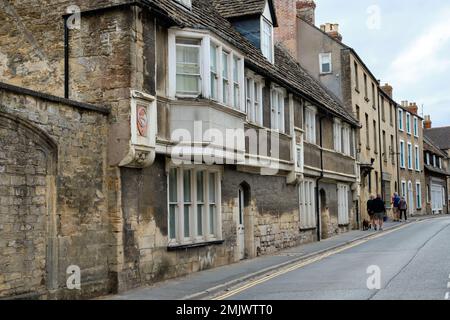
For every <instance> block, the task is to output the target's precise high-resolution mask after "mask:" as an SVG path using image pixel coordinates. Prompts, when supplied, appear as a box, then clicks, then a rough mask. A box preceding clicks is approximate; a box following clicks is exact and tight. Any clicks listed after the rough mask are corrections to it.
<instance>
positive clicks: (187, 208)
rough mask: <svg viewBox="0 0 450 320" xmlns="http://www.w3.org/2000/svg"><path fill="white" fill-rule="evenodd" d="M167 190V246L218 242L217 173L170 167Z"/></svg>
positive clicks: (218, 203) (218, 186)
mask: <svg viewBox="0 0 450 320" xmlns="http://www.w3.org/2000/svg"><path fill="white" fill-rule="evenodd" d="M168 189H169V190H168V193H169V194H168V201H169V202H168V204H169V208H168V209H169V212H168V213H169V214H168V226H169V228H168V229H169V230H168V238H169V246H170V245H172V246H173V245H183V244H194V243H201V242H207V241H215V240H220V239H221V224H220V221H221V220H220V219H221V217H220V211H221V210H220V174H219V171H215V170H211V169H206V168H203V167H172V168H170V169H169V177H168Z"/></svg>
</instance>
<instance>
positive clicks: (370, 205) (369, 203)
mask: <svg viewBox="0 0 450 320" xmlns="http://www.w3.org/2000/svg"><path fill="white" fill-rule="evenodd" d="M374 199H375V197H374V196H372V195H370V197H369V200H368V201H367V213H368V215H369V218H370V229H372V227H373V228H374V229H375V230H377V225H376V223H375V218H374V214H375V212H374V211H373V201H374Z"/></svg>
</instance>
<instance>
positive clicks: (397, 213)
mask: <svg viewBox="0 0 450 320" xmlns="http://www.w3.org/2000/svg"><path fill="white" fill-rule="evenodd" d="M400 200H401V198H400V196H399V195H398V193H397V192H396V193H394V196H393V197H392V202H391V204H392V207H393V208H394V221H395V222H398V221H400V209H399V207H398V205H399V203H400Z"/></svg>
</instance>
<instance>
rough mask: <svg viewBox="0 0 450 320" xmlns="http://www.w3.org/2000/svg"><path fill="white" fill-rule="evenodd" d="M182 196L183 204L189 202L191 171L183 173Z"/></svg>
mask: <svg viewBox="0 0 450 320" xmlns="http://www.w3.org/2000/svg"><path fill="white" fill-rule="evenodd" d="M183 194H184V202H191V171H190V170H185V171H184V172H183Z"/></svg>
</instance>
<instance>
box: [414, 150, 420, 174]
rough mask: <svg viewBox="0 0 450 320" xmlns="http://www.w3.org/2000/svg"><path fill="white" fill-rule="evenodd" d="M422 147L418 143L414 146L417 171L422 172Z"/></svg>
mask: <svg viewBox="0 0 450 320" xmlns="http://www.w3.org/2000/svg"><path fill="white" fill-rule="evenodd" d="M419 151H420V149H419V146H418V145H415V146H414V163H415V167H416V171H417V172H420V171H421V168H420V152H419Z"/></svg>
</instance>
